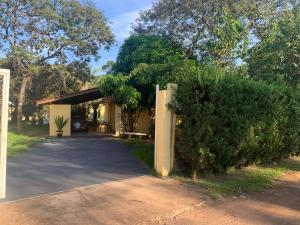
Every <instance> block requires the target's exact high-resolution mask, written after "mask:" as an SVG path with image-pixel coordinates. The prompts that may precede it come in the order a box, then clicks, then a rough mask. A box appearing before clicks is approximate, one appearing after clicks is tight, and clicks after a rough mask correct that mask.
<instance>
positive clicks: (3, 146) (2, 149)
mask: <svg viewBox="0 0 300 225" xmlns="http://www.w3.org/2000/svg"><path fill="white" fill-rule="evenodd" d="M9 76H10V71H9V70H3V69H0V129H1V130H0V141H1V142H0V199H1V198H5V193H6V161H7V125H8V101H9Z"/></svg>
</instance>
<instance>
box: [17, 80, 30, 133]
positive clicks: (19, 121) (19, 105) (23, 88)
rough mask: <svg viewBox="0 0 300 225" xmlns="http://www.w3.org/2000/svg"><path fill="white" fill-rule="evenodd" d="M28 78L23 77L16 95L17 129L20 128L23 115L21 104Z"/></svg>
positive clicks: (23, 101)
mask: <svg viewBox="0 0 300 225" xmlns="http://www.w3.org/2000/svg"><path fill="white" fill-rule="evenodd" d="M28 81H29V78H28V77H23V79H22V84H21V89H20V92H19V96H18V107H17V130H18V131H21V130H22V117H23V106H24V103H25V99H26V90H27V85H28Z"/></svg>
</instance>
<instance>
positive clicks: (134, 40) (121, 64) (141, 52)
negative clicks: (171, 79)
mask: <svg viewBox="0 0 300 225" xmlns="http://www.w3.org/2000/svg"><path fill="white" fill-rule="evenodd" d="M183 56H184V52H183V51H182V49H181V48H179V47H178V46H177V45H175V44H174V43H173V42H172V41H170V40H168V39H167V38H163V37H159V36H157V35H149V34H148V35H131V36H130V37H129V38H128V39H126V40H125V42H124V44H123V45H122V46H121V49H120V52H119V54H118V57H117V61H116V63H115V64H114V65H113V71H114V72H116V73H124V74H129V73H130V72H131V71H132V70H133V69H134V68H135V67H136V66H137V65H138V64H140V63H144V64H148V65H150V64H165V63H167V62H172V61H174V60H177V59H178V58H180V57H183Z"/></svg>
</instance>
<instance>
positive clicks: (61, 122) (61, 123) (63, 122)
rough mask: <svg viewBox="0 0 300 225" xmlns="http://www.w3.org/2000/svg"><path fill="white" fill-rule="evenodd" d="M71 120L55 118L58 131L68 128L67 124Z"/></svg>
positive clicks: (60, 117) (61, 117)
mask: <svg viewBox="0 0 300 225" xmlns="http://www.w3.org/2000/svg"><path fill="white" fill-rule="evenodd" d="M68 121H69V118H67V119H64V117H63V116H56V117H54V122H55V125H56V128H57V131H62V130H63V128H64V127H65V126H66V124H67V123H68Z"/></svg>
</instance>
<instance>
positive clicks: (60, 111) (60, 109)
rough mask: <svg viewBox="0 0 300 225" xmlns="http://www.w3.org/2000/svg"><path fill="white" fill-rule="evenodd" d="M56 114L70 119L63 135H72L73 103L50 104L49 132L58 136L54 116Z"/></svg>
mask: <svg viewBox="0 0 300 225" xmlns="http://www.w3.org/2000/svg"><path fill="white" fill-rule="evenodd" d="M56 116H63V117H64V119H67V118H68V119H69V120H68V123H67V124H66V126H65V127H64V129H63V131H64V133H63V136H71V105H55V104H53V105H49V134H50V136H56V130H57V128H56V125H55V122H54V118H55V117H56Z"/></svg>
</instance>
